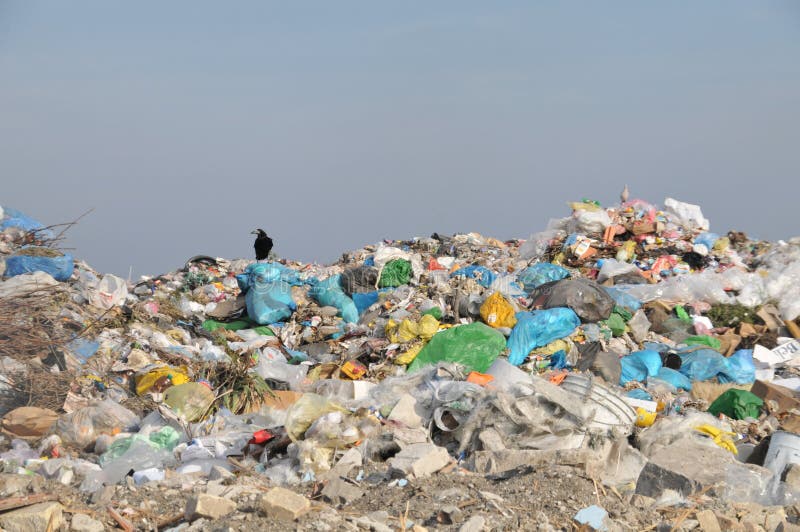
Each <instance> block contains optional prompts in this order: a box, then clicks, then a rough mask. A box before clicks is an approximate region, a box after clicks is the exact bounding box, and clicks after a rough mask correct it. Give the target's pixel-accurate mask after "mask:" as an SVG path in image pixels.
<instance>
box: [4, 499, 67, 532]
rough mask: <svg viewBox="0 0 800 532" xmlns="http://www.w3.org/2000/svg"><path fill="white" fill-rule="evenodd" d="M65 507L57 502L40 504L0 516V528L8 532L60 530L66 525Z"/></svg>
mask: <svg viewBox="0 0 800 532" xmlns="http://www.w3.org/2000/svg"><path fill="white" fill-rule="evenodd" d="M62 512H63V507H62V506H61V505H60V504H59V503H57V502H40V503H39V504H33V505H31V506H27V507H25V508H20V509H19V510H13V511H11V512H7V513H4V514H2V515H0V527H2V529H3V530H5V531H6V532H29V531H31V530H48V527H49V529H50V530H58V529H59V528H60V527H61V526H62V525H64V515H63V513H62Z"/></svg>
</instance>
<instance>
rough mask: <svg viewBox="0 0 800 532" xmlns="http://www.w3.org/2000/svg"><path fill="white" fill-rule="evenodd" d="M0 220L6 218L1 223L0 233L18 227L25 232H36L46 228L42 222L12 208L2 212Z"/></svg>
mask: <svg viewBox="0 0 800 532" xmlns="http://www.w3.org/2000/svg"><path fill="white" fill-rule="evenodd" d="M4 217H5V218H4ZM0 218H4V219H3V220H2V221H1V222H0V231H2V230H3V229H7V228H9V227H18V228H19V229H22V230H23V231H36V230H37V229H42V228H43V227H44V226H43V225H42V224H41V222H39V221H37V220H34V219H33V218H31V217H30V216H28V215H26V214H24V213H22V212H20V211H18V210H17V209H12V208H11V207H6V208H5V209H4V210H0Z"/></svg>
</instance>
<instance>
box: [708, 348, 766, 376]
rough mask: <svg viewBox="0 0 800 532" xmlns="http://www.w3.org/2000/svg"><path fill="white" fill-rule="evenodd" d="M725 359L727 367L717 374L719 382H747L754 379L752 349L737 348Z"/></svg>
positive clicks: (754, 367) (754, 366)
mask: <svg viewBox="0 0 800 532" xmlns="http://www.w3.org/2000/svg"><path fill="white" fill-rule="evenodd" d="M725 360H726V362H727V363H728V369H726V370H725V371H724V372H723V373H720V374H719V375H717V379H718V380H719V382H721V383H723V384H725V383H728V382H734V383H736V384H749V383H751V382H753V381H755V380H756V365H755V363H754V362H753V350H752V349H739V350H738V351H736V352H735V353H734V354H732V355H731V356H729V357H728V358H726V359H725Z"/></svg>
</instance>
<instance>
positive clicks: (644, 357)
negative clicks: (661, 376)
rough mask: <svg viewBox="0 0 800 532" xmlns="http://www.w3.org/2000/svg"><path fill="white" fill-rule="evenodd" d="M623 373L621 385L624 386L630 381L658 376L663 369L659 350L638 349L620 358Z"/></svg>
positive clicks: (640, 380)
mask: <svg viewBox="0 0 800 532" xmlns="http://www.w3.org/2000/svg"><path fill="white" fill-rule="evenodd" d="M619 362H620V365H621V366H622V374H621V375H620V377H619V385H620V386H624V385H625V384H627V383H628V382H630V381H637V382H645V381H647V378H648V377H657V376H658V372H659V371H660V370H661V355H660V354H659V353H658V351H652V350H650V349H645V350H643V351H636V352H634V353H631V354H630V355H628V356H624V357H622V358H621V359H620V361H619Z"/></svg>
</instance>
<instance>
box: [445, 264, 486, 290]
mask: <svg viewBox="0 0 800 532" xmlns="http://www.w3.org/2000/svg"><path fill="white" fill-rule="evenodd" d="M450 277H469V278H472V279H475V281H476V282H477V283H478V284H479V285H481V286H482V287H484V288H488V287H489V286H491V284H492V283H493V282H494V280H495V277H496V276H495V274H494V272H493V271H491V270H489V269H488V268H485V267H483V266H476V265H474V264H473V265H471V266H464V267H463V268H459V269H458V270H456V271H454V272H453V273H451V274H450Z"/></svg>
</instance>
